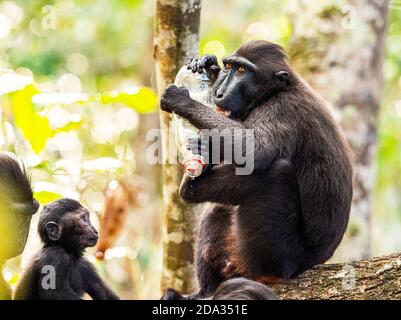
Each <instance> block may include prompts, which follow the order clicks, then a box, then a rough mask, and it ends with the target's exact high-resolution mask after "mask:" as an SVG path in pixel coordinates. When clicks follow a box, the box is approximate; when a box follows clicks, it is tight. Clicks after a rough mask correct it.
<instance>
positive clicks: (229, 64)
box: [224, 63, 233, 70]
mask: <svg viewBox="0 0 401 320" xmlns="http://www.w3.org/2000/svg"><path fill="white" fill-rule="evenodd" d="M232 66H233V65H232V64H231V63H225V64H224V69H225V70H230V69H231V68H232Z"/></svg>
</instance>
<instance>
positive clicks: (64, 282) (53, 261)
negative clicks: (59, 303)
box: [14, 199, 118, 300]
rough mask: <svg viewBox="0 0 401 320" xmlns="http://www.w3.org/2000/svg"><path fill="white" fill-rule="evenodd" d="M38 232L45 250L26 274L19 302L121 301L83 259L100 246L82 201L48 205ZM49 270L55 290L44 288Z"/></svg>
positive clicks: (41, 251)
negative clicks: (86, 252) (85, 298)
mask: <svg viewBox="0 0 401 320" xmlns="http://www.w3.org/2000/svg"><path fill="white" fill-rule="evenodd" d="M38 232H39V235H40V238H41V239H42V242H43V248H42V249H41V250H40V252H39V253H38V254H37V255H36V256H35V257H34V258H33V260H32V261H31V263H30V265H29V266H28V267H27V269H26V270H25V272H24V274H23V276H22V279H21V281H20V282H19V284H18V286H17V289H16V291H15V295H14V298H15V299H16V300H80V299H81V298H82V296H83V294H84V293H87V294H88V295H89V296H90V297H91V298H92V299H95V300H116V299H118V297H117V296H116V294H115V293H114V292H112V291H111V290H110V289H109V288H108V287H107V285H106V284H105V283H104V282H103V280H102V279H101V278H100V277H99V275H98V274H97V272H96V270H95V268H94V267H93V265H92V264H91V263H90V262H89V261H88V260H86V259H85V258H84V257H83V252H84V250H85V248H86V247H91V246H94V245H95V244H96V241H97V231H96V230H95V229H94V227H93V226H92V225H91V223H90V221H89V213H88V211H87V210H86V209H85V208H84V207H82V206H81V204H80V203H79V202H78V201H75V200H72V199H60V200H56V201H54V202H52V203H51V204H48V205H46V206H45V207H44V208H43V211H42V212H41V216H40V220H39V224H38ZM45 266H51V267H53V268H54V271H55V276H56V277H55V279H56V281H55V285H56V286H55V288H51V289H49V288H46V287H43V283H42V281H43V280H45V282H46V279H44V277H45V276H47V275H48V274H49V272H48V271H46V270H45V269H43V267H45Z"/></svg>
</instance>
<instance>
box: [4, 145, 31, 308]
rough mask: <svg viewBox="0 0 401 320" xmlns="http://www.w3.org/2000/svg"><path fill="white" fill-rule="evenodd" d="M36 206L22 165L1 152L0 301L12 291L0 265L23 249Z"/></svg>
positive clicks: (9, 155)
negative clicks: (2, 274) (3, 276)
mask: <svg viewBox="0 0 401 320" xmlns="http://www.w3.org/2000/svg"><path fill="white" fill-rule="evenodd" d="M38 208H39V203H38V202H37V201H36V200H35V199H34V198H33V192H32V188H31V182H30V177H29V175H28V172H27V171H26V170H25V167H24V166H20V164H19V163H18V161H17V160H15V158H14V156H13V155H12V154H10V153H7V152H0V300H8V299H11V290H10V288H9V287H8V284H7V283H6V282H5V281H4V279H3V278H2V276H1V269H2V266H3V264H4V263H5V261H6V260H8V259H11V258H14V257H16V256H18V255H20V254H21V252H22V251H23V250H24V247H25V243H26V240H27V238H28V233H29V226H30V223H31V218H32V215H33V214H34V213H35V212H36V211H37V210H38Z"/></svg>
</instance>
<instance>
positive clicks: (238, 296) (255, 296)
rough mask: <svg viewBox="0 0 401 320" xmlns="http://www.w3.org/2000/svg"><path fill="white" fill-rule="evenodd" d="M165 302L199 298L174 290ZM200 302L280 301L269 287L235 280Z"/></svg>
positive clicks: (167, 293)
mask: <svg viewBox="0 0 401 320" xmlns="http://www.w3.org/2000/svg"><path fill="white" fill-rule="evenodd" d="M162 299H163V300H198V299H197V296H189V297H185V296H183V295H181V294H180V293H178V292H177V291H175V290H173V289H167V290H166V292H165V293H164V295H163V298H162ZM199 300H279V297H278V296H277V295H276V294H275V293H274V292H273V290H271V289H270V288H268V287H267V286H265V285H264V284H261V283H259V282H256V281H253V280H249V279H245V278H234V279H229V280H226V281H224V282H222V283H221V284H220V285H219V286H218V288H217V290H216V291H215V292H214V294H213V295H212V296H210V297H205V298H203V299H199Z"/></svg>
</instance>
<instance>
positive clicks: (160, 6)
mask: <svg viewBox="0 0 401 320" xmlns="http://www.w3.org/2000/svg"><path fill="white" fill-rule="evenodd" d="M200 10H201V3H200V0H157V1H156V14H155V35H154V57H155V60H156V72H157V87H158V92H159V95H160V94H161V93H162V92H163V90H164V88H165V87H166V85H168V84H170V83H173V82H174V78H175V75H176V74H177V71H178V70H179V68H180V67H181V66H183V65H184V64H185V63H186V62H187V61H188V59H189V57H196V56H198V51H199V35H198V34H199V22H200ZM170 121H171V117H170V115H169V114H168V113H165V112H162V111H160V126H161V129H162V134H163V136H162V138H163V139H162V140H163V141H162V144H163V150H164V152H165V155H166V159H165V160H166V162H167V164H164V165H163V198H164V212H163V274H162V281H161V288H162V290H163V289H165V288H168V287H172V288H175V289H177V290H179V291H181V292H184V293H186V292H191V291H193V290H194V289H195V278H196V277H195V276H194V262H193V259H194V250H193V246H194V243H195V230H196V221H195V220H196V214H195V213H194V212H193V208H192V207H191V206H189V205H187V204H184V203H183V202H182V200H181V199H180V197H179V195H178V188H179V184H180V182H181V178H182V170H181V167H180V166H179V165H177V164H174V163H175V159H172V157H174V155H171V154H170V153H169V152H168V150H170V143H171V140H170V139H168V137H169V136H170V128H169V124H170Z"/></svg>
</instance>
